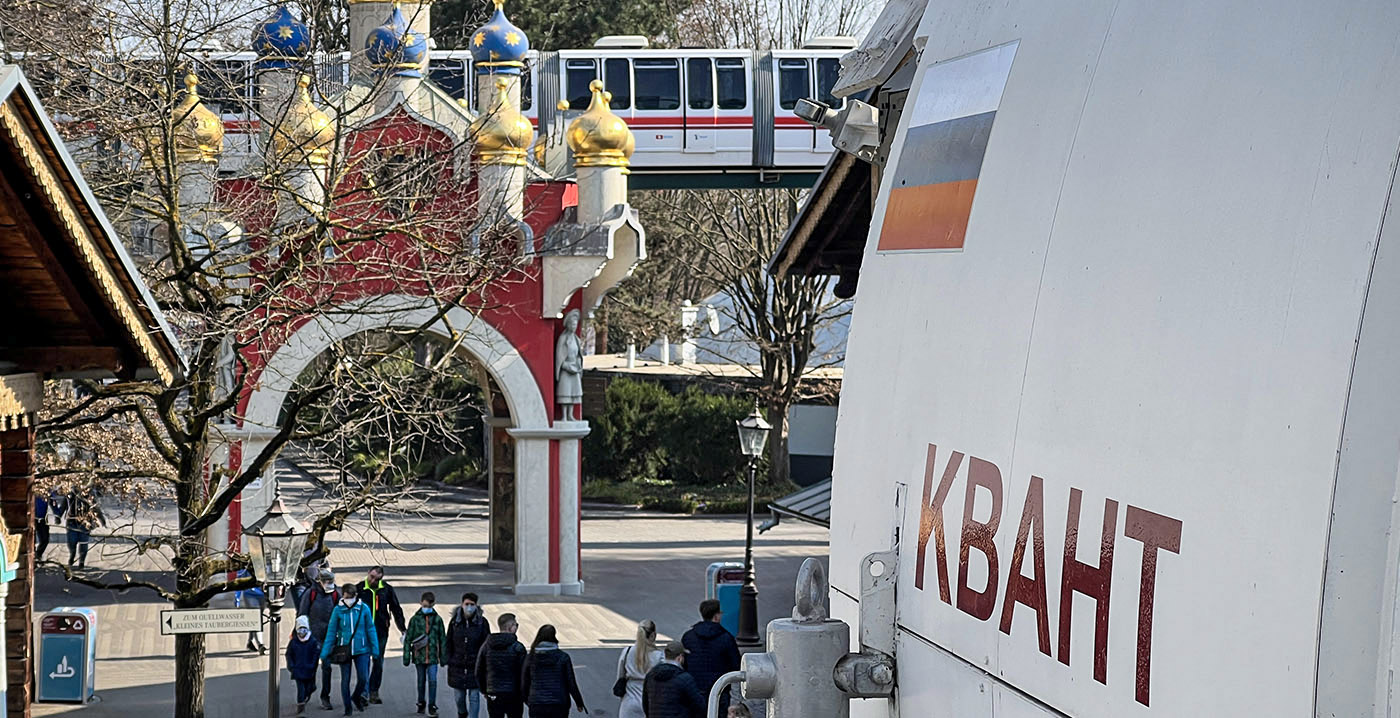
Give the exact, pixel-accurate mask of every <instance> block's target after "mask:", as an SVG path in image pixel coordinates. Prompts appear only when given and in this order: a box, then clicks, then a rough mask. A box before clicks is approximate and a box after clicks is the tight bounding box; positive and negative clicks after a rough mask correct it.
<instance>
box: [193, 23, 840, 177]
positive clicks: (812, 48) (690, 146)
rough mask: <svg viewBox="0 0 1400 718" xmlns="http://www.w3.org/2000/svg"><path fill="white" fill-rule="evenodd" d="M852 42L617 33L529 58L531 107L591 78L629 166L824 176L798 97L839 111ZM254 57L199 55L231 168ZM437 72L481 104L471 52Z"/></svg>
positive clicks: (342, 68) (567, 96) (823, 142)
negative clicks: (798, 45)
mask: <svg viewBox="0 0 1400 718" xmlns="http://www.w3.org/2000/svg"><path fill="white" fill-rule="evenodd" d="M854 45H855V41H854V40H853V39H851V38H846V37H827V38H815V39H814V40H813V41H811V42H809V43H808V44H807V45H806V46H804V47H803V48H802V49H797V50H773V51H769V52H755V51H752V50H745V49H676V50H665V49H652V48H649V47H647V41H646V39H645V38H642V37H634V36H612V37H605V38H602V39H600V40H599V41H598V42H597V43H595V45H594V47H592V48H588V49H580V50H560V51H557V52H553V51H551V52H538V51H532V52H531V53H530V60H529V62H528V65H529V72H528V74H527V75H526V77H525V81H524V84H523V86H522V88H521V89H522V92H521V105H522V110H523V112H524V113H525V115H526V116H527V117H529V118H530V121H531V122H532V123H534V124H535V126H536V127H549V126H551V123H553V122H554V121H555V120H556V119H559V118H558V117H557V114H558V113H559V110H558V109H556V103H557V102H558V101H559V100H560V99H564V100H566V101H567V102H568V107H569V109H567V110H565V111H564V113H565V115H566V118H565V119H567V116H568V115H569V114H570V113H574V112H579V111H582V110H583V109H585V108H586V107H587V104H588V100H589V92H588V84H589V83H590V82H592V81H593V80H594V79H601V80H603V82H604V84H605V85H606V86H607V89H608V91H609V92H611V93H612V97H613V100H612V108H613V111H615V112H616V113H617V114H618V115H620V116H621V117H622V118H623V119H625V120H626V121H627V123H628V124H629V125H630V126H631V127H632V130H633V133H634V134H635V135H636V138H637V150H636V154H635V155H634V156H633V158H632V171H633V172H634V173H638V174H648V173H651V174H691V173H695V174H699V173H706V174H715V173H739V174H759V175H763V174H768V175H771V176H773V177H777V176H780V175H781V174H783V173H792V172H802V173H815V172H817V171H819V170H820V169H821V168H822V166H824V165H825V164H826V161H827V159H828V157H829V156H830V155H831V152H832V145H831V136H830V133H829V132H828V131H826V130H823V129H814V128H813V127H812V126H811V125H809V124H807V123H805V122H803V121H802V120H800V119H798V118H797V117H795V116H794V115H793V114H792V110H793V109H794V108H795V107H796V106H797V103H798V101H799V100H802V99H806V98H812V99H816V100H819V101H822V102H824V103H826V104H831V105H836V106H838V107H839V106H840V104H841V101H840V100H838V99H836V98H834V97H833V96H832V95H831V88H832V86H833V85H834V84H835V82H836V75H837V73H838V72H839V70H840V58H841V56H842V55H844V54H845V53H846V52H848V51H849V50H850V49H851V48H852V47H854ZM256 60H257V58H256V56H255V54H254V53H252V52H237V53H222V52H221V53H206V54H204V55H203V57H202V59H201V60H199V61H198V62H197V66H198V68H197V72H198V73H199V75H200V76H201V84H200V92H201V94H202V95H203V96H204V100H205V104H206V105H209V106H210V108H211V109H213V110H215V111H216V112H218V113H220V114H221V115H222V116H223V118H224V123H225V127H226V130H227V135H226V139H225V142H226V148H225V149H226V152H225V160H224V161H225V163H226V168H228V169H232V168H234V167H236V166H238V165H240V164H241V163H242V162H245V161H247V158H248V157H249V156H250V155H251V154H252V153H254V152H255V149H256V135H257V132H256V129H257V126H258V123H257V120H256V115H255V114H254V113H252V112H250V110H249V103H250V102H251V100H252V98H253V97H254V94H253V88H254V79H253V65H254V63H255V62H256ZM427 70H428V71H427V74H428V77H429V78H430V79H431V80H432V81H433V83H434V84H436V85H437V86H438V87H439V88H440V89H442V90H443V91H444V92H446V93H447V94H448V95H451V96H452V97H453V98H455V99H465V100H468V101H469V102H471V104H472V105H473V106H475V104H476V103H475V98H474V97H472V95H473V94H474V92H475V88H474V83H472V82H469V81H468V78H470V77H471V72H472V60H471V53H470V52H469V51H467V50H434V51H432V52H431V53H430V55H429V60H428V68H427ZM348 73H349V54H348V53H345V54H343V55H341V56H340V57H339V58H338V61H337V62H334V63H324V62H323V63H321V64H320V67H319V72H318V75H319V80H320V82H321V90H322V92H323V93H325V94H328V95H329V94H333V93H334V92H335V90H336V89H337V88H338V86H340V85H343V84H344V82H345V78H347V77H348V76H349V74H348Z"/></svg>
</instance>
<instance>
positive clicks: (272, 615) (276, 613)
mask: <svg viewBox="0 0 1400 718" xmlns="http://www.w3.org/2000/svg"><path fill="white" fill-rule="evenodd" d="M282 590H283V587H282V586H281V585H278V584H264V585H263V595H264V599H265V600H266V601H267V625H268V633H269V634H271V635H269V636H268V639H267V640H268V644H269V646H268V652H267V659H268V660H267V662H268V672H267V718H277V717H278V715H279V714H280V711H279V710H278V705H277V704H278V702H279V699H280V698H281V697H282V690H281V688H282V687H281V683H280V681H279V679H280V678H281V676H280V675H279V674H278V673H277V633H278V631H279V630H280V629H279V628H278V624H280V623H281V622H282V600H283V597H282V593H281V592H282Z"/></svg>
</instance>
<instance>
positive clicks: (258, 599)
mask: <svg viewBox="0 0 1400 718" xmlns="http://www.w3.org/2000/svg"><path fill="white" fill-rule="evenodd" d="M252 575H253V574H251V573H249V572H248V569H246V568H245V569H243V570H242V571H239V572H238V578H248V577H249V576H252ZM266 604H267V600H266V595H265V594H264V593H263V588H262V585H261V584H254V585H253V586H252V587H250V588H245V589H242V590H240V591H234V592H233V607H234V608H256V609H258V610H259V611H261V610H262V609H263V606H265V605H266ZM246 647H247V649H248V650H250V651H252V652H253V653H256V654H258V655H260V656H262V655H267V645H266V644H264V643H263V639H262V630H261V629H259V630H256V631H249V632H248V643H247V646H246Z"/></svg>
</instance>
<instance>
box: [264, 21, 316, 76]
mask: <svg viewBox="0 0 1400 718" xmlns="http://www.w3.org/2000/svg"><path fill="white" fill-rule="evenodd" d="M253 49H254V50H256V51H257V53H258V66H259V67H262V68H272V69H279V68H289V67H296V66H297V65H299V64H301V62H302V61H303V60H305V59H306V58H307V57H308V56H309V55H310V54H311V31H310V30H308V29H307V27H306V23H303V22H302V21H300V20H298V19H296V17H294V16H293V15H292V11H291V10H288V9H287V6H286V5H279V6H278V7H277V12H276V13H274V14H273V16H272V17H271V18H270V19H268V20H267V21H266V22H264V23H262V24H260V25H258V26H257V27H255V28H253Z"/></svg>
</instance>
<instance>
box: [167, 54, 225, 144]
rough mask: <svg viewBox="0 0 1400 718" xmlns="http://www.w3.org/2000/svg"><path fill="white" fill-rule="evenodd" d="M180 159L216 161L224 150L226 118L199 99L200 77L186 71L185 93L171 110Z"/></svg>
mask: <svg viewBox="0 0 1400 718" xmlns="http://www.w3.org/2000/svg"><path fill="white" fill-rule="evenodd" d="M170 119H171V126H172V129H173V130H174V140H175V161H176V162H207V163H210V164H215V163H217V162H218V161H219V154H220V153H221V152H223V151H224V122H223V120H221V119H219V116H218V115H216V114H214V113H213V112H212V111H210V110H209V108H208V107H205V106H204V104H203V103H202V102H200V101H199V78H198V77H196V76H195V75H194V73H190V74H188V75H185V97H184V99H182V100H180V103H179V104H177V105H175V109H174V110H173V111H172V112H171V116H170Z"/></svg>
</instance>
